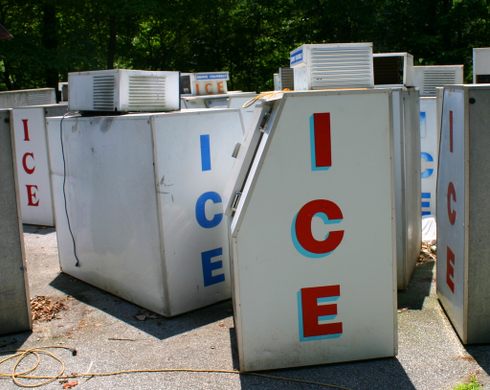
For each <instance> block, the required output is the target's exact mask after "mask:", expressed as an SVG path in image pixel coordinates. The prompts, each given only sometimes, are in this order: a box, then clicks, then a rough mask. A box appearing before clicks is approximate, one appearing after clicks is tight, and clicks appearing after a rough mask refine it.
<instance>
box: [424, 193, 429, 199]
mask: <svg viewBox="0 0 490 390" xmlns="http://www.w3.org/2000/svg"><path fill="white" fill-rule="evenodd" d="M422 199H430V192H422Z"/></svg>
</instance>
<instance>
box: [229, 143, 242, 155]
mask: <svg viewBox="0 0 490 390" xmlns="http://www.w3.org/2000/svg"><path fill="white" fill-rule="evenodd" d="M240 146H242V144H241V143H240V142H237V144H236V145H235V149H233V153H232V154H231V157H233V158H237V156H238V151H239V150H240Z"/></svg>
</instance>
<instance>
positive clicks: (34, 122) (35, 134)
mask: <svg viewBox="0 0 490 390" xmlns="http://www.w3.org/2000/svg"><path fill="white" fill-rule="evenodd" d="M67 108H68V106H67V105H66V104H52V105H46V106H30V107H19V108H13V109H12V110H11V114H10V126H11V127H12V131H13V134H14V148H15V156H16V167H17V177H18V179H19V194H20V212H21V217H22V222H23V223H26V224H32V225H44V226H54V209H53V200H52V195H51V183H50V177H49V163H48V143H47V139H46V117H49V116H59V115H63V114H65V113H66V111H67Z"/></svg>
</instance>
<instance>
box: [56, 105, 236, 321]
mask: <svg viewBox="0 0 490 390" xmlns="http://www.w3.org/2000/svg"><path fill="white" fill-rule="evenodd" d="M47 123H48V140H49V150H50V163H51V172H52V183H53V194H54V205H55V211H56V229H57V238H58V248H59V258H60V265H61V269H62V271H63V272H65V273H67V274H70V275H72V276H74V277H76V278H78V279H80V280H83V281H85V282H87V283H89V284H92V285H94V286H96V287H99V288H101V289H103V290H106V291H108V292H111V293H113V294H114V295H117V296H119V297H122V298H124V299H126V300H128V301H130V302H133V303H135V304H137V305H140V306H142V307H144V308H146V309H149V310H152V311H154V312H156V313H159V314H162V315H164V316H174V315H178V314H181V313H184V312H187V311H190V310H193V309H196V308H199V307H203V306H206V305H209V304H212V303H215V302H218V301H221V300H224V299H228V298H230V296H231V290H230V274H229V250H228V238H227V237H228V236H227V228H226V226H225V221H224V220H223V201H222V196H223V195H222V191H223V187H224V184H225V182H226V180H227V179H228V174H229V172H230V169H231V167H232V162H233V160H234V158H233V156H232V155H233V151H234V150H235V148H236V145H237V143H239V142H241V140H242V137H243V127H242V122H241V113H240V111H239V110H232V109H211V110H210V109H208V110H190V111H177V112H171V113H162V114H128V115H122V116H117V117H115V116H105V117H72V118H65V119H63V120H62V119H61V118H48V122H47ZM60 132H61V133H60ZM63 159H64V160H63ZM63 161H64V163H63ZM65 205H66V208H65ZM70 230H71V232H72V233H70ZM72 234H73V237H72Z"/></svg>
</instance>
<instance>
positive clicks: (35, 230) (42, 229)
mask: <svg viewBox="0 0 490 390" xmlns="http://www.w3.org/2000/svg"><path fill="white" fill-rule="evenodd" d="M22 226H23V228H24V233H32V234H50V233H53V232H55V231H56V229H55V228H54V227H50V226H38V225H22Z"/></svg>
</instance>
